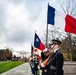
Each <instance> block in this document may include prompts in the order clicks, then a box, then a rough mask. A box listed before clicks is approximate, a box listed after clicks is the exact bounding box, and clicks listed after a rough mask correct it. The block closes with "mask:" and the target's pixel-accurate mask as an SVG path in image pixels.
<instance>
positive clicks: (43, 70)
mask: <svg viewBox="0 0 76 75" xmlns="http://www.w3.org/2000/svg"><path fill="white" fill-rule="evenodd" d="M45 54H47V48H46V49H45V50H44V52H41V60H42V62H43V61H45V60H46V58H47V55H45ZM41 70H42V73H41V75H47V66H46V67H41Z"/></svg>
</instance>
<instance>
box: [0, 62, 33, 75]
mask: <svg viewBox="0 0 76 75" xmlns="http://www.w3.org/2000/svg"><path fill="white" fill-rule="evenodd" d="M0 75H32V74H31V70H30V65H29V63H25V64H22V65H20V66H18V67H16V68H13V69H11V70H9V71H6V72H4V73H2V74H0Z"/></svg>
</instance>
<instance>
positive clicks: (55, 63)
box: [47, 39, 64, 75]
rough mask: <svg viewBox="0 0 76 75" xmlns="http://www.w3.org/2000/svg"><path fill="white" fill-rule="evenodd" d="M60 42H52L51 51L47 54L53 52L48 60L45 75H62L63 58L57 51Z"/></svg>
mask: <svg viewBox="0 0 76 75" xmlns="http://www.w3.org/2000/svg"><path fill="white" fill-rule="evenodd" d="M61 44H62V43H61V41H60V40H55V39H53V40H52V45H51V49H50V50H49V52H51V51H52V52H53V54H52V56H51V57H50V58H49V60H48V64H47V66H48V68H47V75H63V74H64V72H63V63H64V58H63V54H62V53H61V52H60V51H59V50H60V46H61Z"/></svg>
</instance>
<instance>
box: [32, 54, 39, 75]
mask: <svg viewBox="0 0 76 75" xmlns="http://www.w3.org/2000/svg"><path fill="white" fill-rule="evenodd" d="M38 64H39V61H38V55H37V54H34V68H33V74H34V75H37V71H38Z"/></svg>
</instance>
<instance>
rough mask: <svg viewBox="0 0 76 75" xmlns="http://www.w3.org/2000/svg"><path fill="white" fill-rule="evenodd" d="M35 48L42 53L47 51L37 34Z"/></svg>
mask: <svg viewBox="0 0 76 75" xmlns="http://www.w3.org/2000/svg"><path fill="white" fill-rule="evenodd" d="M34 46H35V47H36V48H38V49H40V50H41V51H43V50H44V49H45V45H44V44H43V43H42V42H41V40H40V38H39V37H38V35H37V34H36V33H35V38H34Z"/></svg>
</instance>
